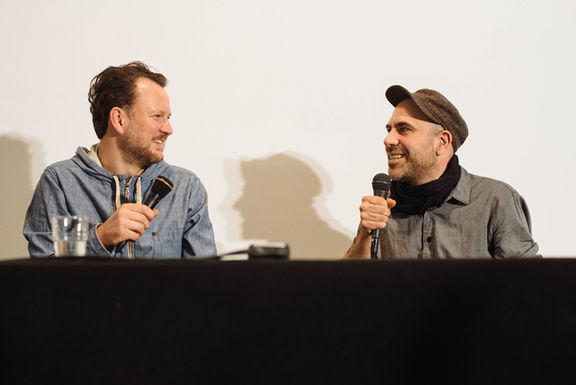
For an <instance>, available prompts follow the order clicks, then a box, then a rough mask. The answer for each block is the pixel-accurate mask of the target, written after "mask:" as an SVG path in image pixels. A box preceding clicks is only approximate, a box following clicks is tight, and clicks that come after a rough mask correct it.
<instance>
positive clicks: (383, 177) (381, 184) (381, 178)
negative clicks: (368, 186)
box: [372, 172, 391, 191]
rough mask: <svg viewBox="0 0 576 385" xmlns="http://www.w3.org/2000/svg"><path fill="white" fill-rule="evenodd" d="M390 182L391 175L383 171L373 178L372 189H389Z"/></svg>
mask: <svg viewBox="0 0 576 385" xmlns="http://www.w3.org/2000/svg"><path fill="white" fill-rule="evenodd" d="M390 183H391V181H390V177H389V176H388V175H387V174H384V173H383V172H382V173H380V174H376V175H374V178H372V189H374V191H377V190H380V191H388V190H389V189H390Z"/></svg>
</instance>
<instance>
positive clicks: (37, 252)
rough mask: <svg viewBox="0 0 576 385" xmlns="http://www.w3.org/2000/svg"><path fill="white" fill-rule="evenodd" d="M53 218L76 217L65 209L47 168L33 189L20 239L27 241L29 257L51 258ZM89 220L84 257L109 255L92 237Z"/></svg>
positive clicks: (58, 186) (63, 195)
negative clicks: (23, 238)
mask: <svg viewBox="0 0 576 385" xmlns="http://www.w3.org/2000/svg"><path fill="white" fill-rule="evenodd" d="M56 215H76V213H74V212H71V211H70V209H69V208H68V204H67V199H66V193H65V191H64V189H63V188H62V185H61V183H60V181H59V179H58V176H57V174H56V173H55V172H54V171H53V170H52V169H50V168H47V169H46V170H45V171H44V173H43V174H42V176H41V177H40V181H39V182H38V184H37V185H36V189H35V191H34V195H33V197H32V201H31V202H30V206H28V210H27V212H26V218H25V220H24V229H23V233H24V237H25V238H26V239H27V240H28V252H29V254H30V256H31V257H47V256H53V255H54V244H53V241H52V227H51V224H50V220H51V218H52V217H53V216H56ZM89 220H90V231H89V235H88V242H87V245H86V255H110V253H109V252H108V251H107V250H106V248H104V246H102V244H101V243H100V241H99V240H98V237H97V236H96V225H97V223H92V220H93V218H89Z"/></svg>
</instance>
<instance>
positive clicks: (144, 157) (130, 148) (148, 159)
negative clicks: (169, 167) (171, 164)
mask: <svg viewBox="0 0 576 385" xmlns="http://www.w3.org/2000/svg"><path fill="white" fill-rule="evenodd" d="M134 130H135V126H134V124H133V123H131V124H130V126H129V127H128V130H127V133H128V135H126V136H124V137H123V139H122V142H121V144H120V148H121V150H122V159H123V160H124V162H126V163H128V164H132V165H135V166H137V167H138V168H140V169H142V170H145V169H147V168H148V167H150V166H151V165H153V164H154V163H158V162H160V161H162V159H163V157H160V159H154V158H153V155H152V153H151V151H150V148H149V146H148V147H147V146H141V145H140V143H139V141H138V139H139V138H137V137H135V136H134V135H133V133H134Z"/></svg>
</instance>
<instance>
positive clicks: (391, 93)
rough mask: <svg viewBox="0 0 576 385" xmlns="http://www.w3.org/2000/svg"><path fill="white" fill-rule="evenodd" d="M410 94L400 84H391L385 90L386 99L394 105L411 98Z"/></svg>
mask: <svg viewBox="0 0 576 385" xmlns="http://www.w3.org/2000/svg"><path fill="white" fill-rule="evenodd" d="M411 97H412V94H411V93H410V91H408V90H407V89H406V88H404V87H402V86H398V85H396V86H391V87H389V88H388V89H387V90H386V99H388V101H389V102H390V103H391V104H392V105H393V106H394V107H396V106H397V105H398V104H400V102H401V101H403V100H406V99H408V98H411Z"/></svg>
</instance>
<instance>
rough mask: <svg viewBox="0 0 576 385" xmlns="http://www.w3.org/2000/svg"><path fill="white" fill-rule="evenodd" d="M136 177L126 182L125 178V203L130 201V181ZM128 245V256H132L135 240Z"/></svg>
mask: <svg viewBox="0 0 576 385" xmlns="http://www.w3.org/2000/svg"><path fill="white" fill-rule="evenodd" d="M133 178H134V177H131V178H130V180H129V181H128V182H126V180H124V202H125V203H130V183H131V182H132V179H133ZM126 243H127V244H126V246H127V247H128V258H132V256H133V251H134V249H133V248H134V242H130V241H128V242H126Z"/></svg>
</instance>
